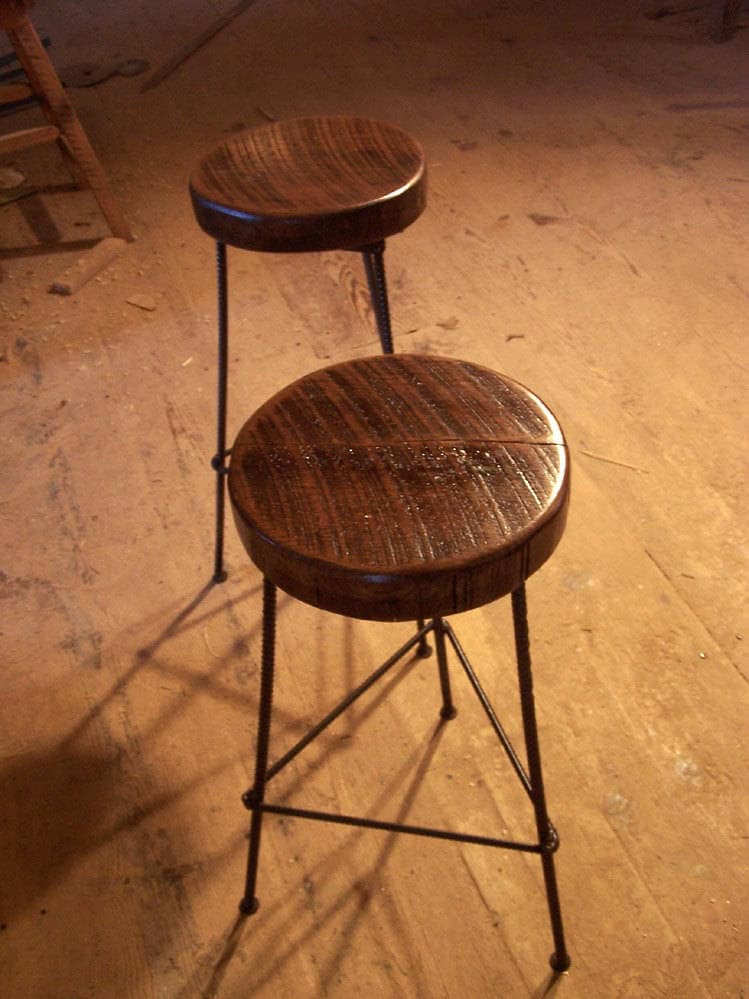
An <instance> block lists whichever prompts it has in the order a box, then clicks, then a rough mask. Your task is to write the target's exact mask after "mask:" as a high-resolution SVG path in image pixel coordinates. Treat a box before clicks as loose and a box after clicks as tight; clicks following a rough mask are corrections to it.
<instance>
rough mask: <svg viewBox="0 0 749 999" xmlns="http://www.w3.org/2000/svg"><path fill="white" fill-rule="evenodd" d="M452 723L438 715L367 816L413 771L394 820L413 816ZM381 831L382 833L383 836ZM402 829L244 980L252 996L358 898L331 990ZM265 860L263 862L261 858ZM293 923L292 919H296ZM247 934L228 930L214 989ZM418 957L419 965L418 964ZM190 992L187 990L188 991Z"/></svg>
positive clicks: (334, 960) (333, 863)
mask: <svg viewBox="0 0 749 999" xmlns="http://www.w3.org/2000/svg"><path fill="white" fill-rule="evenodd" d="M446 724H447V723H446V722H445V721H444V720H443V719H439V721H438V722H437V724H436V726H435V728H434V730H433V732H432V735H431V736H430V738H429V742H428V745H427V749H426V751H424V750H423V748H422V747H421V746H419V747H417V748H416V749H415V750H414V751H413V752H412V753H411V754H410V756H409V757H408V758H407V759H406V760H405V761H404V762H403V764H402V766H401V767H400V769H399V770H398V772H397V773H396V774H395V775H394V777H393V779H392V780H391V781H390V782H389V784H388V785H387V786H386V787H385V788H384V789H383V791H382V793H381V794H380V796H379V797H378V799H377V800H376V801H375V802H374V804H373V805H372V806H371V808H370V809H369V810H368V812H367V815H368V816H369V817H379V816H381V814H382V809H383V808H384V806H385V805H386V804H387V802H388V801H389V800H390V799H391V798H392V796H393V794H394V793H395V791H396V789H397V788H398V786H399V785H400V784H402V782H403V781H404V780H405V779H406V778H407V776H408V775H409V774H412V775H413V776H412V778H411V780H410V782H409V784H408V787H407V789H406V791H405V794H404V796H403V799H402V801H401V804H400V807H399V809H398V813H397V816H396V818H395V821H397V822H402V821H405V819H406V818H407V816H408V813H409V811H410V809H411V806H412V805H413V802H414V800H415V797H416V794H417V791H418V789H419V786H420V785H421V782H422V780H423V778H424V775H425V773H426V772H427V770H428V769H429V766H430V764H431V762H432V759H433V757H434V755H435V753H436V751H437V749H438V746H439V742H440V740H441V737H442V733H443V731H444V727H445V725H446ZM420 754H421V759H420V760H419V761H418V762H417V763H416V765H415V768H414V764H415V761H416V758H417V757H418V756H419V755H420ZM371 833H372V830H366V829H356V830H354V831H352V832H350V833H348V835H347V836H346V838H345V840H344V841H343V842H342V843H341V844H340V846H338V847H337V848H336V849H335V850H334V851H333V853H331V854H329V855H328V856H327V857H325V858H324V859H322V860H321V861H319V862H318V863H317V864H315V865H313V866H312V867H311V868H310V869H308V878H309V880H310V881H312V878H313V877H317V878H321V877H325V874H326V872H327V871H334V870H336V869H337V868H338V867H339V866H340V859H339V858H340V857H341V855H342V854H344V853H346V852H347V851H350V849H351V848H352V846H353V844H354V843H355V842H356V841H357V840H358V839H359V838H360V837H361V836H362V835H363V834H371ZM380 835H382V833H381V834H380ZM397 835H398V834H397V833H388V834H385V836H386V840H385V844H384V846H383V847H382V849H381V850H380V852H379V854H378V856H377V859H376V861H375V863H374V865H373V866H372V870H371V873H370V875H369V876H368V877H367V878H365V879H360V880H358V881H357V882H355V883H353V884H352V885H351V886H350V887H348V888H345V889H344V890H342V891H341V892H339V894H338V895H337V897H336V898H335V899H334V900H333V901H332V902H331V903H329V904H328V906H327V908H326V910H325V911H324V912H322V913H319V914H316V919H315V923H314V925H313V926H310V927H309V929H307V930H306V931H305V932H304V933H302V934H301V935H300V936H298V937H297V938H295V939H292V940H291V941H290V942H289V943H288V944H287V945H286V946H285V947H284V949H283V951H282V952H281V953H280V954H277V955H276V957H271V958H270V961H271V963H270V964H269V965H268V966H267V967H266V968H265V969H264V970H263V969H262V968H258V970H257V974H256V976H254V977H253V979H252V980H251V981H248V982H245V983H243V986H244V987H245V988H247V989H248V994H252V993H253V992H254V991H255V990H258V989H260V988H262V987H263V986H264V985H267V984H268V983H269V982H270V981H271V980H272V979H273V978H274V977H275V976H276V975H277V973H278V972H279V971H280V969H281V968H283V966H284V965H285V963H286V962H287V961H288V960H289V958H290V957H292V956H293V954H294V953H295V952H296V951H297V950H298V949H299V948H300V947H303V946H305V945H306V944H308V943H309V942H310V941H312V940H313V939H314V938H315V937H316V936H317V935H318V934H319V932H320V930H321V929H322V928H323V927H325V926H326V925H327V924H328V923H329V922H330V921H331V920H332V919H334V918H335V917H336V916H337V915H338V914H339V913H340V912H341V910H342V909H343V908H344V907H345V906H346V905H347V904H348V903H349V902H350V901H351V899H355V900H356V907H355V910H354V912H353V914H352V915H351V916H350V917H349V918H348V920H347V922H346V924H345V926H344V928H343V930H342V932H341V935H340V943H339V944H338V945H337V946H336V948H335V951H334V952H333V954H332V955H331V957H330V959H329V960H328V961H327V963H326V965H325V967H324V969H323V970H322V972H321V985H322V987H323V989H322V990H323V991H327V986H329V985H330V984H331V982H332V980H333V979H334V977H335V975H336V974H337V971H338V968H339V967H340V964H341V961H342V960H343V958H344V956H345V954H346V952H347V951H348V949H349V947H350V940H351V937H352V935H353V933H354V931H355V929H356V927H357V926H358V924H359V923H360V921H361V919H362V917H363V916H364V915H365V913H366V912H367V910H368V908H369V905H370V902H371V899H372V896H373V894H374V891H375V887H376V886H377V885H378V883H379V882H380V880H381V875H382V872H383V870H384V868H385V866H386V864H387V861H388V859H389V857H390V854H391V852H392V850H393V848H394V846H395V840H396V836H397ZM261 864H262V860H261ZM292 893H295V891H294V892H289V893H287V894H286V895H285V896H284V897H283V898H281V899H278V900H276V901H275V902H273V903H272V904H271V905H270V906H262V907H261V909H260V911H259V913H258V914H257V915H256V916H254V917H251V918H254V919H266V920H270V919H272V918H273V916H274V915H277V914H279V913H280V912H281V910H282V908H283V907H284V906H285V905H288V902H289V897H290V895H291V894H292ZM306 898H307V896H305V902H302V903H300V904H299V903H298V904H297V908H298V909H299V908H302V909H303V908H305V907H306V905H307V904H309V903H308V902H307V901H306ZM289 920H290V916H289V915H288V914H284V923H285V925H286V926H288V924H289ZM247 921H248V917H242V922H247ZM291 921H292V924H293V919H292V920H291ZM392 921H393V922H397V915H396V914H392ZM241 933H242V927H241V926H240V925H239V922H236V923H234V924H233V926H232V927H231V928H230V930H229V931H228V933H227V934H226V936H225V938H224V941H223V944H222V951H221V953H220V955H219V956H218V958H217V959H216V962H215V965H214V970H213V973H212V976H211V979H210V982H209V987H213V988H214V989H215V988H216V987H217V986H218V984H219V983H220V982H221V981H222V980H223V978H224V976H225V975H226V973H227V970H228V966H229V963H230V961H231V958H232V957H233V955H234V953H235V952H236V950H237V948H238V945H239V943H240V940H239V936H240V934H241ZM399 936H400V939H401V940H406V939H408V935H407V933H406V932H405V929H404V932H403V933H401V934H399ZM277 939H278V940H282V939H286V940H288V936H287V935H286V934H283V935H282V934H280V933H279V934H278V935H277ZM415 963H416V962H415V961H414V966H415ZM258 964H260V961H259V960H257V959H256V960H255V967H257V965H258ZM209 987H206V989H204V990H202V991H201V993H200V994H201V995H202V996H204V997H208V996H212V995H214V994H215V991H214V992H211V991H209ZM188 994H191V993H188V992H185V993H184V995H185V996H186V995H188Z"/></svg>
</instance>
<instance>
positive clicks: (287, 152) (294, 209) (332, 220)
mask: <svg viewBox="0 0 749 999" xmlns="http://www.w3.org/2000/svg"><path fill="white" fill-rule="evenodd" d="M190 194H191V196H192V203H193V208H194V210H195V215H196V217H197V220H198V223H199V224H200V226H201V227H202V228H203V229H204V230H205V231H206V232H207V233H208V234H209V235H211V236H213V238H214V239H216V240H219V241H220V242H224V243H229V244H230V245H232V246H238V247H241V248H243V249H247V250H266V251H275V252H299V251H306V250H336V249H359V248H361V247H363V246H366V245H369V244H372V243H376V242H378V241H380V240H382V239H385V238H386V237H388V236H391V235H393V234H394V233H397V232H400V231H401V230H402V229H405V228H406V226H408V225H410V224H411V223H412V222H413V221H414V220H415V219H417V218H418V217H419V215H420V214H421V212H422V211H423V209H424V205H425V198H426V167H425V163H424V154H423V152H422V150H421V147H420V146H419V145H418V143H417V142H415V140H414V139H412V138H411V137H410V136H408V135H407V134H406V133H405V132H403V131H401V129H399V128H396V127H395V126H393V125H388V124H385V123H383V122H377V121H371V120H370V119H368V118H354V117H347V116H343V115H338V116H334V117H320V118H294V119H290V120H288V121H281V122H273V123H271V124H268V125H262V126H260V127H258V128H253V129H250V130H249V131H246V132H242V133H240V134H239V135H235V136H232V138H230V139H228V140H227V141H226V142H223V143H221V145H220V146H218V147H217V148H216V149H214V150H213V151H212V152H210V153H209V154H208V155H207V156H206V157H205V158H204V159H203V160H202V161H201V162H200V164H199V165H198V167H197V168H196V170H195V171H194V173H193V175H192V177H191V179H190Z"/></svg>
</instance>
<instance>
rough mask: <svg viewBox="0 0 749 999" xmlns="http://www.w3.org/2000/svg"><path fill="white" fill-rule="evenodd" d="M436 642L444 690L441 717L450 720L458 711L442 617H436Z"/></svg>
mask: <svg viewBox="0 0 749 999" xmlns="http://www.w3.org/2000/svg"><path fill="white" fill-rule="evenodd" d="M434 644H435V645H436V646H437V668H438V670H439V674H440V688H441V690H442V708H441V709H440V717H441V718H444V719H445V720H448V719H450V718H454V717H455V716H456V715H457V713H458V711H457V708H456V707H455V705H454V704H453V695H452V690H451V689H450V674H449V672H448V669H447V651H446V649H445V625H444V622H443V620H442V618H441V617H436V618H435V619H434Z"/></svg>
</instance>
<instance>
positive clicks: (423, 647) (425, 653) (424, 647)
mask: <svg viewBox="0 0 749 999" xmlns="http://www.w3.org/2000/svg"><path fill="white" fill-rule="evenodd" d="M425 624H426V622H425V621H424V618H423V617H420V618H419V620H418V621H417V622H416V630H417V631H421V629H422V628H423V627H424V625H425ZM431 654H432V646H431V645H430V644H429V642H428V641H427V639H426V635H422V636H421V638H420V640H419V644H418V645H417V646H416V655H417V656H418V657H419V658H420V659H428V658H429V656H431Z"/></svg>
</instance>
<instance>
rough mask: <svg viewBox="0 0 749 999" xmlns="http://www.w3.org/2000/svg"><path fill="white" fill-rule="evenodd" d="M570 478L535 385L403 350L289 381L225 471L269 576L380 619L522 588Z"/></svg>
mask: <svg viewBox="0 0 749 999" xmlns="http://www.w3.org/2000/svg"><path fill="white" fill-rule="evenodd" d="M568 483H569V473H568V460H567V448H566V444H565V442H564V437H563V435H562V432H561V429H560V427H559V425H558V423H557V422H556V420H555V419H554V417H553V416H552V414H551V413H550V412H549V410H548V409H547V408H546V406H544V404H543V403H542V402H541V401H540V400H539V399H537V398H536V397H535V396H534V395H533V394H532V393H531V392H530V391H529V390H528V389H526V388H524V387H523V386H522V385H519V384H518V383H516V382H514V381H511V380H510V379H509V378H506V377H504V376H503V375H499V374H496V373H495V372H493V371H490V370H489V369H487V368H483V367H479V366H477V365H475V364H470V363H467V362H464V361H458V360H454V359H449V358H441V357H432V356H422V355H408V354H398V355H390V356H378V357H369V358H363V359H358V360H352V361H347V362H345V363H343V364H337V365H334V366H332V367H328V368H324V369H322V370H320V371H316V372H314V373H312V374H310V375H307V376H306V377H304V378H301V379H300V380H299V381H297V382H295V383H294V384H292V385H290V386H288V387H287V388H285V389H283V390H282V391H281V392H279V393H278V394H277V395H276V396H274V397H273V398H272V399H270V401H268V402H267V403H266V404H265V405H264V406H262V407H261V408H260V409H259V410H258V411H257V412H256V413H255V414H254V416H252V417H251V418H250V419H249V420H248V421H247V423H245V425H244V427H243V428H242V430H241V431H240V433H239V436H238V438H237V441H236V443H235V445H234V448H233V450H232V457H231V464H230V469H229V491H230V494H231V500H232V505H233V508H234V516H235V521H236V524H237V528H238V531H239V534H240V537H241V538H242V541H243V543H244V545H245V547H246V549H247V551H248V553H249V555H250V557H251V558H252V560H253V561H254V562H255V564H256V565H257V566H258V567H259V568H260V569H261V570H262V572H263V573H264V575H265V576H266V577H267V578H268V579H270V580H271V581H272V582H274V583H276V585H278V586H279V587H280V588H281V589H283V590H285V591H286V592H287V593H290V594H291V595H292V596H294V597H297V598H298V599H300V600H303V601H305V602H306V603H309V604H312V605H314V606H316V607H321V608H323V609H325V610H330V611H334V612H337V613H340V614H345V615H347V616H349V617H358V618H364V619H368V620H380V621H384V620H411V619H414V618H429V617H435V616H442V615H447V614H453V613H457V612H459V611H464V610H469V609H470V608H472V607H478V606H480V605H482V604H485V603H488V602H489V601H491V600H495V599H497V598H498V597H500V596H503V595H504V594H506V593H509V592H511V591H512V590H515V589H517V587H518V586H519V585H520V584H521V583H522V582H523V581H524V580H525V579H526V578H527V577H528V576H529V575H530V574H531V573H532V572H534V571H535V570H536V569H538V568H539V566H540V565H541V564H542V563H543V562H544V561H545V560H546V559H547V558H548V557H549V555H551V553H552V552H553V550H554V548H555V547H556V545H557V543H558V541H559V538H560V537H561V535H562V531H563V529H564V522H565V517H566V511H567V504H568Z"/></svg>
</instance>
